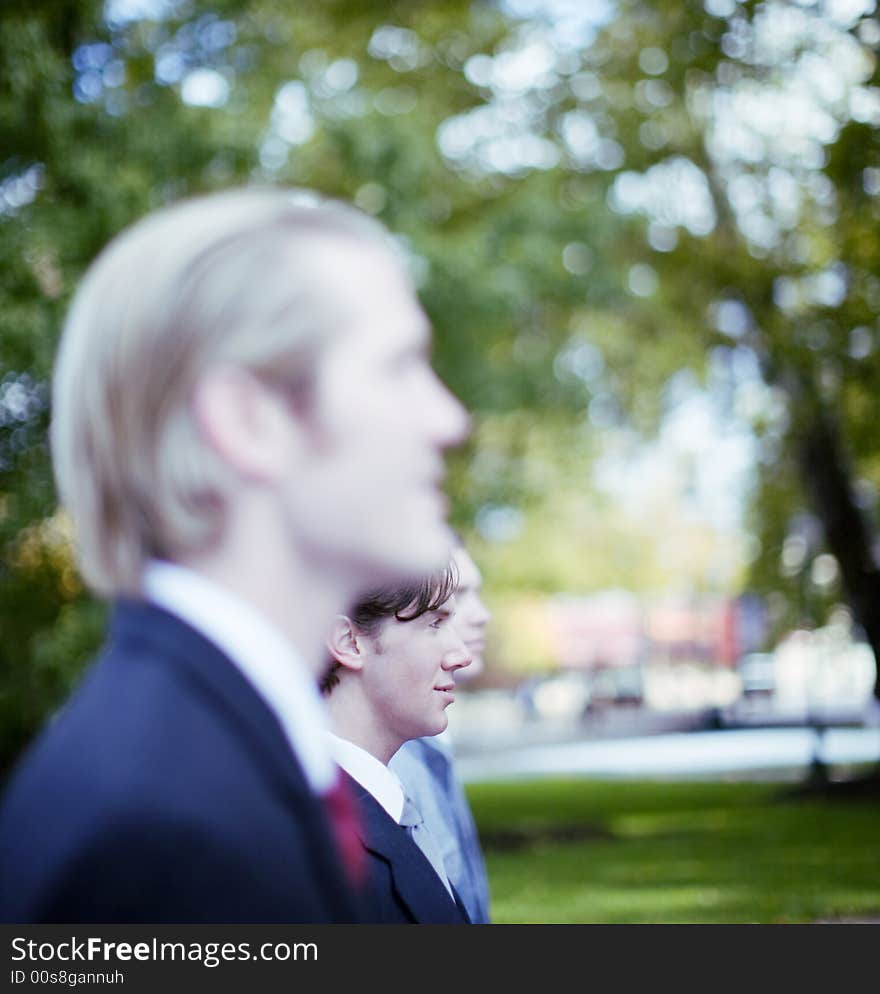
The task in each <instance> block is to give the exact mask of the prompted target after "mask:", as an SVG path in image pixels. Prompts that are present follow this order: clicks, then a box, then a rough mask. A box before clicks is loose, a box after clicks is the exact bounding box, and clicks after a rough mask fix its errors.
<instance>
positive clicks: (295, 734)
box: [143, 560, 337, 794]
mask: <svg viewBox="0 0 880 994" xmlns="http://www.w3.org/2000/svg"><path fill="white" fill-rule="evenodd" d="M143 589H144V592H145V594H146V596H147V598H148V599H149V600H150V601H152V602H153V603H154V604H157V605H159V606H160V607H163V608H165V610H167V611H170V612H171V613H172V614H175V615H177V617H178V618H181V619H183V620H184V621H185V622H187V624H189V625H191V626H192V627H193V628H195V629H196V631H198V632H199V633H200V634H201V635H203V636H205V638H207V639H209V640H210V641H211V642H213V643H214V644H215V645H216V646H217V647H218V648H219V649H221V650H222V651H223V652H224V653H225V655H227V656H228V657H229V659H230V660H231V661H232V662H233V663H235V665H236V666H237V667H238V669H239V670H240V671H241V672H242V674H243V675H244V677H245V678H246V679H247V681H248V682H249V683H250V684H251V685H252V686H253V688H254V690H255V691H256V692H257V693H258V694H259V695H260V697H261V698H262V699H263V700H264V702H265V703H266V704H267V705H268V706H269V708H270V709H271V711H272V712H273V713H274V714H275V716H276V717H277V718H278V720H279V722H280V723H281V727H282V729H283V731H284V735H285V737H286V738H287V741H288V743H289V744H290V748H291V749H292V750H293V754H294V756H296V758H297V759H298V760H299V763H300V765H301V766H302V769H303V772H304V773H305V776H306V779H307V780H308V782H309V784H310V785H311V787H312V790H313V791H314V792H315V793H318V794H321V793H323V792H324V791H325V790H327V789H328V788H329V787H330V786H331V784H332V783H333V782H334V781H335V779H336V776H337V773H336V767H335V765H334V763H333V759H332V757H331V755H330V751H329V748H328V746H327V739H326V735H327V727H328V720H327V712H326V707H325V705H324V702H323V700H322V699H321V695H320V693H319V691H318V688H317V683H316V680H315V678H314V677H313V676H312V674H311V673H310V672H309V670H308V668H307V667H306V665H305V664H304V663H303V661H302V658H301V657H300V656H299V654H298V653H297V651H296V649H295V648H294V647H293V646H292V645H291V644H290V642H289V641H288V639H287V638H286V637H285V636H284V635H283V634H282V632H280V631H279V630H278V628H277V627H276V626H275V625H274V624H272V622H270V621H269V620H268V619H267V618H265V617H264V616H263V615H262V614H260V613H259V612H258V611H257V610H255V609H254V608H253V607H251V606H250V605H249V604H247V603H245V602H244V601H243V600H242V599H241V598H240V597H238V596H237V595H235V594H233V593H231V592H230V591H229V590H226V589H225V588H223V587H221V586H219V585H218V584H216V583H214V582H213V581H211V580H208V579H207V578H206V577H204V576H202V575H201V574H198V573H196V572H194V571H193V570H191V569H188V568H186V567H184V566H180V565H178V564H176V563H168V562H158V561H155V560H154V561H151V562H150V563H148V564H147V567H146V569H145V571H144V578H143ZM292 602H293V597H292V596H291V603H292Z"/></svg>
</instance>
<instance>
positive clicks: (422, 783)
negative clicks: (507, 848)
mask: <svg viewBox="0 0 880 994" xmlns="http://www.w3.org/2000/svg"><path fill="white" fill-rule="evenodd" d="M388 765H389V767H390V768H391V769H392V770H394V772H395V773H396V774H397V776H398V777H399V778H400V781H401V783H402V784H403V788H404V790H405V791H406V794H407V796H408V797H409V798H410V799H411V800H412V802H413V803H414V804H415V806H416V807H417V808H418V809H419V812H420V814H421V816H422V818H423V820H424V823H425V827H426V828H427V829H428V831H429V832H430V833H431V837H432V838H433V839H434V841H435V843H436V844H437V846H438V847H439V848H440V852H441V856H442V859H443V865H444V867H445V869H446V874H447V876H448V877H449V879H450V881H451V882H452V885H453V887H455V890H456V891H457V893H458V896H459V897H460V898H461V901H462V904H464V906H465V908H466V909H467V913H468V916H469V917H470V919H471V921H472V922H473V923H474V924H478V925H485V924H488V923H489V882H488V879H487V877H486V865H485V863H484V861H483V852H482V849H481V848H480V839H479V836H478V835H477V827H476V825H475V824H474V818H473V815H472V814H471V809H470V805H469V804H468V802H467V798H466V797H465V793H464V790H463V789H462V787H461V784H460V783H459V781H458V778H457V777H456V775H455V771H454V769H453V766H452V753H451V752H450V750H449V747H448V746H447V745H446V743H445V742H444V741H442V739H441V738H440V737H439V736H436V735H435V736H432V737H430V738H423V739H412V740H411V741H409V742H405V743H404V744H403V745H402V746H401V748H400V749H398V750H397V752H396V753H395V754H394V756H392V758H391V762H390V763H389V764H388Z"/></svg>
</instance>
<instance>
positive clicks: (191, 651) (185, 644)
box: [110, 601, 352, 906]
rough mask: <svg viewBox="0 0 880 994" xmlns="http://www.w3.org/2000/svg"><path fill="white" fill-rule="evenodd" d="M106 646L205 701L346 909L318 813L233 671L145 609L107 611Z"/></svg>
mask: <svg viewBox="0 0 880 994" xmlns="http://www.w3.org/2000/svg"><path fill="white" fill-rule="evenodd" d="M110 639H111V648H114V649H115V648H117V647H118V648H120V649H123V654H122V659H123V661H125V658H126V653H125V651H124V646H126V645H127V646H130V647H131V648H132V649H135V650H136V649H137V647H138V646H141V647H143V648H146V649H148V650H151V654H152V655H154V656H155V658H156V659H161V660H163V661H164V660H167V661H169V662H170V664H171V665H172V666H173V667H174V674H175V676H176V678H177V679H180V680H185V681H187V682H188V683H189V685H190V687H191V688H192V690H193V692H195V693H198V694H200V695H203V696H205V697H206V698H208V699H209V700H210V701H211V703H212V705H213V707H214V708H215V709H217V710H219V711H220V712H222V713H223V714H224V715H225V717H226V718H227V720H228V721H229V723H230V725H231V726H232V728H233V730H234V732H235V733H237V736H238V739H239V741H240V743H241V746H242V748H244V749H246V750H247V751H249V752H250V753H251V754H252V756H253V758H254V763H255V766H256V767H257V768H258V769H259V770H260V771H261V773H262V774H263V775H264V776H265V777H266V779H267V780H268V781H269V783H270V785H271V786H272V788H273V789H274V790H275V791H277V792H278V794H279V795H280V796H281V797H283V798H284V801H285V803H286V804H287V805H288V806H289V807H290V809H291V812H292V813H293V814H294V815H295V817H296V818H297V819H298V820H299V821H300V823H301V824H303V827H304V828H305V829H306V831H307V832H308V833H309V836H310V837H311V838H313V839H316V840H323V843H324V844H322V845H317V846H315V847H314V851H313V852H312V853H311V857H312V858H313V860H314V861H315V863H316V864H317V866H316V869H317V870H319V872H320V873H321V874H322V875H323V879H324V880H326V881H328V882H330V881H333V882H334V889H335V891H336V894H335V899H336V901H337V902H342V903H343V904H344V905H349V906H350V905H351V902H352V894H351V891H350V889H349V887H348V885H347V884H346V882H345V878H344V876H343V872H342V868H341V865H340V863H339V860H338V859H337V858H336V854H335V852H334V850H333V845H332V842H331V839H332V833H331V828H330V825H329V822H328V821H327V818H326V814H325V812H324V810H323V806H322V804H321V802H320V800H319V799H318V798H317V797H316V796H315V795H314V794H313V793H312V791H311V788H310V787H309V784H308V782H307V781H306V778H305V774H304V773H303V771H302V767H301V766H300V764H299V761H298V760H297V758H296V756H295V755H294V753H293V752H292V750H291V748H290V744H289V743H288V741H287V738H286V737H285V735H284V732H283V731H282V729H281V725H280V723H279V722H278V719H277V718H276V717H275V714H274V713H273V712H272V710H271V709H270V708H269V706H268V705H267V704H266V702H265V701H264V700H263V699H262V698H261V697H260V696H259V694H258V693H257V692H256V691H255V690H254V688H253V687H252V686H251V684H250V683H249V682H248V681H247V680H246V679H245V677H244V675H243V674H242V672H241V671H240V670H239V668H238V667H237V666H236V665H235V664H234V663H233V662H232V661H231V660H230V659H229V658H228V657H227V656H226V655H225V653H223V652H221V650H220V649H219V648H218V647H217V646H215V645H214V643H213V642H211V641H209V640H208V639H206V638H204V637H203V636H202V635H201V634H200V633H199V632H197V631H196V630H195V629H193V628H191V627H190V626H189V625H188V624H187V623H186V622H184V621H182V620H181V619H180V618H178V617H176V616H175V615H173V614H171V613H169V612H167V611H165V610H163V609H162V608H160V607H157V606H156V605H153V604H150V603H147V602H142V601H120V602H119V603H118V604H117V605H116V607H115V610H114V615H113V621H112V624H111V627H110ZM242 817H245V818H246V817H247V813H246V812H243V813H242Z"/></svg>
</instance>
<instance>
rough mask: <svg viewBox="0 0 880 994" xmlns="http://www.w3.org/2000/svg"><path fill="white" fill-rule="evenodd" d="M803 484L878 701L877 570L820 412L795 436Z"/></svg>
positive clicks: (868, 534) (838, 447)
mask: <svg viewBox="0 0 880 994" xmlns="http://www.w3.org/2000/svg"><path fill="white" fill-rule="evenodd" d="M799 454H800V462H801V470H802V472H803V475H804V484H805V487H806V489H807V492H808V493H809V494H810V496H811V497H812V500H813V504H814V506H815V510H816V513H817V514H818V516H819V519H820V520H821V522H822V525H823V528H824V532H825V541H826V543H827V546H828V550H829V551H830V552H831V553H832V555H834V557H835V558H836V559H837V562H838V565H839V567H840V573H841V579H842V581H843V587H844V591H845V594H846V598H847V602H848V604H849V606H850V608H851V610H852V613H853V617H854V619H855V621H856V622H857V623H858V624H859V625H861V627H862V629H863V630H864V632H865V637H866V638H867V640H868V644H869V645H870V646H871V649H872V650H873V652H874V659H875V661H876V662H877V665H876V670H875V672H876V680H875V682H874V696H875V697H877V698H878V699H880V570H878V568H877V565H876V563H875V562H874V557H873V552H872V547H873V534H872V528H871V525H870V522H869V521H868V519H867V518H866V516H865V514H864V512H863V510H862V509H861V508H860V507H859V505H858V503H857V501H856V498H855V493H854V490H853V486H852V479H851V473H850V468H849V465H848V462H847V459H846V456H845V453H844V449H843V443H842V440H841V438H840V433H839V431H838V429H837V425H836V423H835V422H834V420H833V418H832V417H831V416H830V415H829V414H828V413H827V412H825V411H821V410H820V411H818V412H815V413H814V417H813V418H812V420H811V423H810V424H809V425H808V426H807V427H806V429H805V430H804V431H803V433H802V435H801V437H800V444H799Z"/></svg>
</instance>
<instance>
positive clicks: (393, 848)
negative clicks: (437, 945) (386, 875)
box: [343, 771, 468, 923]
mask: <svg viewBox="0 0 880 994" xmlns="http://www.w3.org/2000/svg"><path fill="white" fill-rule="evenodd" d="M343 776H345V777H346V778H347V779H348V783H349V786H350V788H351V791H352V793H353V794H354V796H355V798H356V799H357V801H358V804H359V807H360V810H361V826H360V835H361V841H362V842H363V844H364V846H365V848H366V849H367V850H369V851H370V852H371V853H373V854H374V855H376V856H378V857H379V858H380V859H383V860H384V861H385V862H386V863H387V864H388V865H389V867H390V869H391V876H392V879H393V882H394V889H395V891H396V892H397V896H398V898H399V899H400V901H401V902H402V903H403V904H404V905H405V906H406V907H407V908H408V909H409V912H410V914H411V915H412V917H413V918H414V919H415V920H416V921H417V922H449V923H454V922H456V921H463V922H467V920H468V918H467V914H466V913H464V914H463V913H462V909H461V908H460V905H459V904H457V903H456V902H454V901H453V900H452V899H451V898H450V896H449V893H448V892H447V890H446V888H445V887H444V886H443V883H442V881H441V880H440V878H439V877H438V876H437V874H436V873H435V871H434V868H433V867H432V866H431V864H430V863H429V862H428V860H427V858H426V856H425V855H424V853H423V852H422V851H421V849H419V847H418V846H417V845H416V844H415V842H413V841H412V839H411V838H410V837H409V835H407V832H406V829H404V828H401V826H400V825H398V824H397V823H396V822H395V821H394V819H393V818H392V817H391V816H390V815H389V814H388V812H387V811H386V810H385V809H384V808H383V807H382V805H381V804H379V802H378V801H377V800H376V799H375V798H374V797H373V795H372V794H370V792H369V791H368V790H366V789H365V788H364V787H362V786H361V785H360V784H359V783H358V782H357V781H356V780H354V779H352V778H351V777H350V776H348V774H347V773H345V772H344V771H343Z"/></svg>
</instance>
